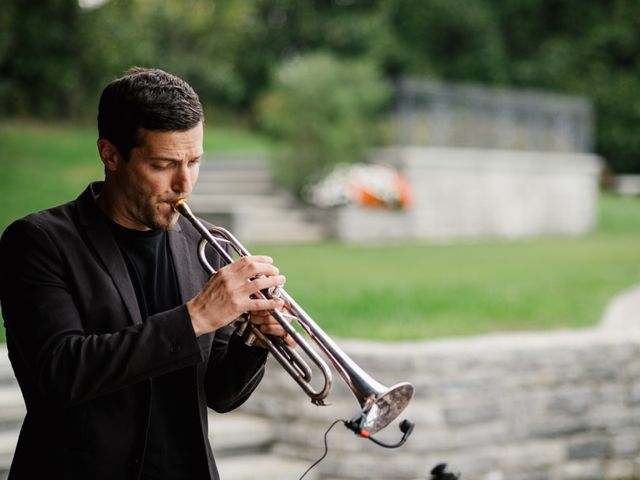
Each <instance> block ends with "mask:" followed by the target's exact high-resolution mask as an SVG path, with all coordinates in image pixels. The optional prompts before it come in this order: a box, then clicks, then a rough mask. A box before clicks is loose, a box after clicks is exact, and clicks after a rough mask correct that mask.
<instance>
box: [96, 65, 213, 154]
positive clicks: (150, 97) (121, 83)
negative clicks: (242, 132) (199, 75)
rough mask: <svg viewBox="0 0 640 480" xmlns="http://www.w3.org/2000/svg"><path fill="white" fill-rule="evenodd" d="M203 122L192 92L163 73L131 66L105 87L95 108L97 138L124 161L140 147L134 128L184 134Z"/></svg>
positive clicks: (194, 94)
mask: <svg viewBox="0 0 640 480" xmlns="http://www.w3.org/2000/svg"><path fill="white" fill-rule="evenodd" d="M201 121H204V111H203V109H202V104H201V103H200V99H199V98H198V95H197V94H196V92H195V91H194V90H193V88H191V86H190V85H189V84H188V83H187V82H185V81H184V80H182V79H181V78H178V77H176V76H175V75H171V74H170V73H167V72H165V71H163V70H159V69H149V68H140V67H133V68H131V69H129V70H128V71H127V72H125V75H124V76H123V77H121V78H118V79H116V80H114V81H112V82H111V83H109V85H107V86H106V87H105V89H104V90H103V91H102V95H100V103H99V105H98V135H99V137H100V138H105V139H107V140H109V141H110V142H111V143H113V144H114V145H115V146H116V148H117V149H118V151H119V152H120V155H122V156H123V158H124V159H125V160H128V159H129V155H130V153H131V149H132V148H135V147H137V146H139V145H140V144H141V139H140V138H139V135H138V129H140V128H144V129H146V130H156V131H165V132H167V131H184V130H189V129H191V128H193V127H195V126H196V125H197V124H198V123H199V122H201Z"/></svg>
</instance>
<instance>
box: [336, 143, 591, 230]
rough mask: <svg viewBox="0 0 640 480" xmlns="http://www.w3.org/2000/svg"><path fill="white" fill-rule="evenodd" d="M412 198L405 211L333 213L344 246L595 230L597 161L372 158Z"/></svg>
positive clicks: (438, 153)
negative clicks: (397, 176) (393, 170)
mask: <svg viewBox="0 0 640 480" xmlns="http://www.w3.org/2000/svg"><path fill="white" fill-rule="evenodd" d="M371 160H372V161H373V162H376V163H384V164H391V165H394V166H396V167H397V168H399V169H400V170H401V171H403V172H404V174H405V175H406V176H407V178H408V180H409V182H410V183H411V186H412V188H413V191H414V203H413V208H412V209H410V210H409V211H395V212H389V211H375V210H371V209H364V208H358V207H347V208H342V209H338V210H336V211H335V212H334V220H333V225H334V233H335V236H336V237H337V238H339V239H341V240H346V241H381V240H390V239H398V238H404V239H407V238H408V239H436V240H439V239H443V240H446V239H459V238H478V237H507V238H521V237H531V236H540V235H549V234H553V235H558V234H561V235H576V234H583V233H587V232H589V231H590V230H591V229H592V228H593V227H594V225H595V222H596V215H597V201H598V181H599V173H600V168H601V162H600V159H599V158H598V157H596V156H594V155H590V154H584V153H553V152H531V151H515V150H514V151H508V150H477V149H464V148H430V147H398V148H390V149H383V150H378V151H375V152H372V155H371Z"/></svg>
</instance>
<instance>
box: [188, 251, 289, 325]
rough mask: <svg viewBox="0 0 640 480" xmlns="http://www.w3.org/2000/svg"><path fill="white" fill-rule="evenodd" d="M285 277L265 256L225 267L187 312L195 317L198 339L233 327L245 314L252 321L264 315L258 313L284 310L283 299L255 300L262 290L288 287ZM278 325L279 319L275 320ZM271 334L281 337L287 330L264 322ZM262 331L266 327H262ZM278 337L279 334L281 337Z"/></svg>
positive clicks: (243, 259)
mask: <svg viewBox="0 0 640 480" xmlns="http://www.w3.org/2000/svg"><path fill="white" fill-rule="evenodd" d="M285 280H286V279H285V277H284V276H283V275H280V272H279V270H278V268H277V267H275V266H274V265H273V259H272V258H270V257H265V256H249V257H242V258H240V259H238V260H237V261H235V262H233V263H230V264H229V265H225V266H224V267H222V268H221V269H220V270H218V272H217V273H216V274H215V275H213V276H212V277H211V278H210V279H209V281H208V282H207V284H206V285H205V286H204V288H203V289H202V291H201V292H200V293H198V295H196V296H195V297H193V298H192V299H191V300H190V301H189V302H187V309H188V311H189V315H190V316H191V323H192V324H193V329H194V331H195V332H196V336H200V335H204V334H205V333H210V332H213V331H215V330H218V329H219V328H222V327H224V326H225V325H228V324H230V323H232V322H233V321H234V320H235V319H236V318H238V317H239V316H240V315H242V314H243V313H247V312H248V313H249V314H251V315H252V317H254V316H256V315H258V318H261V319H262V318H263V317H264V316H265V315H264V314H256V313H254V312H269V311H272V310H275V309H279V308H282V307H283V306H284V302H283V300H281V299H279V298H272V299H263V298H252V296H254V295H255V294H256V293H258V292H259V291H261V290H265V289H269V288H272V287H276V286H281V285H284V282H285ZM273 321H274V322H275V319H274V320H273ZM263 324H265V325H267V326H265V327H264V328H266V329H267V330H268V331H269V333H270V332H271V331H274V332H278V333H281V334H282V336H284V333H285V332H284V329H282V327H281V326H280V325H278V327H279V328H280V329H281V330H282V331H281V332H280V331H279V330H278V327H275V326H272V325H271V321H269V320H267V321H265V322H263ZM261 328H262V327H261ZM278 333H275V334H278Z"/></svg>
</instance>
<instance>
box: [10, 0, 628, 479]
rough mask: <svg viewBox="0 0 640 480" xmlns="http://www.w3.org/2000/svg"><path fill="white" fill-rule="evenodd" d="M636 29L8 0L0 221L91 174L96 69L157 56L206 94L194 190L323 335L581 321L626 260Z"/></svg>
mask: <svg viewBox="0 0 640 480" xmlns="http://www.w3.org/2000/svg"><path fill="white" fill-rule="evenodd" d="M638 32H640V3H638V2H636V1H634V0H618V1H615V0H614V1H611V2H602V1H598V0H582V1H578V0H473V1H471V0H224V1H212V0H191V1H177V0H167V1H161V0H130V1H124V0H80V1H78V0H46V1H39V2H22V1H19V0H4V1H3V4H2V13H1V14H0V165H1V168H0V205H1V206H0V230H4V228H6V226H7V225H9V223H11V222H12V221H13V220H15V219H17V218H19V217H21V216H23V215H26V214H27V213H29V212H32V211H35V210H39V209H43V208H47V207H50V206H53V205H56V204H60V203H62V202H65V201H68V200H71V199H73V198H75V197H76V196H77V195H78V194H79V193H80V192H81V191H82V189H83V188H84V187H85V186H86V184H87V183H88V182H90V181H92V180H99V179H101V178H102V167H101V164H100V161H99V159H98V156H97V154H96V153H97V152H96V147H95V142H96V138H97V133H96V127H95V117H96V110H97V103H98V97H99V94H100V92H101V90H102V88H103V87H104V86H105V85H106V83H108V82H109V81H111V80H112V79H114V78H117V77H119V76H120V75H122V74H123V73H124V72H125V71H126V70H127V69H128V68H130V67H131V66H134V65H137V66H145V67H158V68H162V69H165V70H167V71H169V72H171V73H174V74H176V75H178V76H180V77H182V78H184V79H185V80H187V81H188V82H189V83H190V84H191V85H192V86H193V87H194V88H195V90H196V91H197V92H198V94H199V95H200V98H201V101H202V103H203V104H204V106H205V113H206V128H205V152H206V155H205V157H206V158H205V161H204V162H203V165H202V167H201V180H200V183H199V185H198V187H197V189H196V191H195V193H194V195H193V199H192V204H193V207H194V210H196V211H197V212H199V213H200V214H201V215H202V216H204V217H206V218H207V219H209V220H212V221H215V222H216V223H221V224H223V225H226V226H229V227H231V228H232V229H233V230H234V231H235V232H236V234H237V236H238V237H239V238H240V240H241V241H244V242H246V243H247V244H248V246H249V248H250V250H252V251H253V252H256V253H267V254H270V255H272V256H273V257H274V258H275V260H276V262H277V264H278V265H279V267H280V269H281V270H283V271H284V272H286V274H287V278H288V286H287V289H288V291H289V292H290V293H292V294H293V295H294V296H295V297H296V299H297V300H298V302H299V303H300V304H301V305H303V306H304V308H305V310H307V311H308V312H309V313H310V314H311V315H312V316H314V317H315V318H316V319H317V320H318V322H319V323H320V324H321V325H322V327H323V328H324V329H326V331H327V332H328V333H329V334H330V335H333V336H336V337H339V338H349V339H367V340H382V341H386V342H388V341H391V342H396V341H409V340H411V341H418V340H432V339H441V338H445V337H447V338H448V337H460V338H467V337H472V336H476V335H480V334H487V333H495V332H513V331H538V330H550V331H554V330H558V329H565V328H572V329H575V328H581V329H584V328H589V327H594V326H597V325H598V324H599V323H600V322H601V320H602V318H603V315H604V313H605V311H606V308H607V305H609V304H610V301H611V300H612V299H613V298H614V297H615V296H616V295H617V294H619V293H620V292H623V291H626V292H629V291H632V290H633V289H634V288H636V287H635V286H636V285H637V284H638V283H639V279H640V248H638V245H640V210H639V207H640V196H639V195H640V135H639V134H638V130H639V129H640V98H639V94H638V92H640V35H639V34H638ZM371 165H378V166H380V165H383V166H385V167H386V168H388V170H387V171H386V172H382V173H381V172H380V171H379V170H367V169H366V167H367V166H369V167H370V166H371ZM354 166H357V167H362V168H361V169H360V170H358V171H357V172H355V171H354V170H353V169H351V170H350V168H352V167H354ZM354 172H355V173H354ZM389 172H391V175H392V177H388V176H385V175H389ZM354 175H355V176H356V177H357V179H356V180H354V178H355V177H354ZM389 178H392V180H389ZM397 179H401V180H402V182H401V183H395V182H396V180H397ZM356 190H357V191H358V192H359V193H358V195H354V191H356ZM389 190H390V191H391V193H390V195H391V196H390V197H385V196H384V192H388V191H389ZM630 289H631V290H630ZM633 291H634V292H636V293H634V295H635V297H633V295H632V297H633V298H637V295H638V293H637V290H633ZM627 311H628V310H627ZM627 316H628V315H627ZM632 320H633V319H632ZM633 322H635V323H636V324H637V321H635V320H633ZM7 368H8V367H7ZM11 395H12V394H10V393H7V398H8V399H9V400H7V406H6V408H5V409H4V410H3V411H5V412H9V411H11V409H12V408H14V407H12V405H14V406H15V398H14V397H12V396H11ZM636 396H637V394H636ZM0 397H2V395H0ZM12 399H13V400H12ZM12 401H13V402H14V403H11V402H12ZM636 401H637V399H636ZM15 408H18V410H19V407H15ZM0 410H2V409H0ZM7 416H8V417H7V418H8V420H7V423H8V424H11V422H14V423H15V421H14V420H11V418H12V417H11V416H10V415H9V413H7ZM11 435H13V433H11V432H10V433H9V434H8V437H9V440H8V441H9V442H11V439H12V438H13V437H11ZM634 438H635V437H634ZM635 441H636V444H637V445H636V447H638V445H640V439H636V440H635ZM637 450H638V448H636V451H637ZM634 455H636V457H637V453H635V454H634ZM636 461H637V460H636ZM629 471H631V472H633V471H634V470H633V469H631V470H627V471H625V472H626V473H628V472H629ZM592 473H593V472H592ZM414 476H415V475H414ZM354 478H355V477H354ZM398 478H410V477H398ZM478 478H479V477H478ZM492 478H498V477H492ZM514 478H515V477H514ZM518 478H529V477H518ZM530 478H547V477H530ZM554 478H556V477H554ZM557 478H560V477H557ZM563 478H564V477H563ZM575 478H581V477H579V476H576V477H575ZM594 478H597V477H594Z"/></svg>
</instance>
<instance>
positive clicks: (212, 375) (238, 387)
mask: <svg viewBox="0 0 640 480" xmlns="http://www.w3.org/2000/svg"><path fill="white" fill-rule="evenodd" d="M267 354H268V350H267V349H265V348H260V347H253V346H251V347H249V346H247V345H245V344H244V342H243V340H242V338H241V337H240V336H238V335H235V334H234V333H233V327H225V328H223V329H220V330H218V331H217V332H216V335H215V338H214V341H213V345H212V347H211V355H210V357H209V363H208V365H207V371H206V375H205V392H206V395H207V405H208V406H209V407H211V408H213V409H214V410H215V411H216V412H219V413H224V412H228V411H230V410H233V409H235V408H237V407H239V406H240V405H242V404H243V403H244V402H245V401H246V400H247V399H248V398H249V396H250V395H251V393H252V392H253V391H254V390H255V389H256V387H257V386H258V384H259V383H260V380H262V377H263V375H264V370H265V362H266V358H267Z"/></svg>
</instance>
